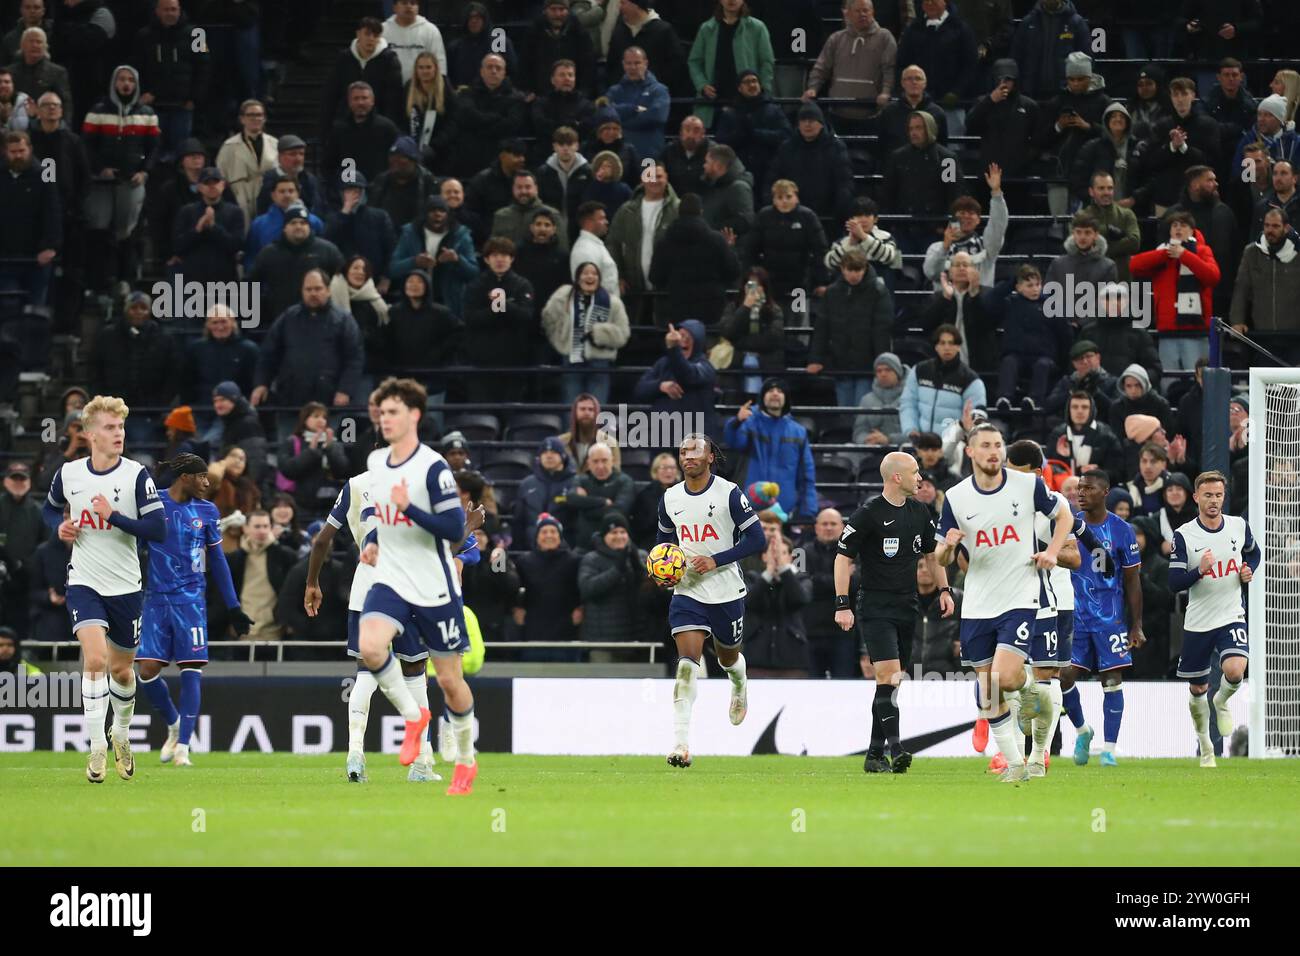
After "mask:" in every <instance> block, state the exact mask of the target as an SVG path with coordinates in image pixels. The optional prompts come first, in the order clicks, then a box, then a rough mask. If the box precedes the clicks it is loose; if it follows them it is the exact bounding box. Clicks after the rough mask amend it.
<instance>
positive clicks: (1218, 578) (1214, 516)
mask: <svg viewBox="0 0 1300 956" xmlns="http://www.w3.org/2000/svg"><path fill="white" fill-rule="evenodd" d="M65 467H66V466H65ZM1227 486H1228V484H1227V479H1226V478H1225V477H1224V476H1223V473H1222V472H1219V471H1203V472H1201V473H1200V474H1199V475H1197V476H1196V481H1195V483H1194V491H1193V494H1192V498H1193V499H1194V500H1195V501H1196V507H1197V510H1198V511H1199V514H1198V515H1197V518H1196V520H1195V521H1189V522H1188V523H1187V524H1185V525H1183V526H1182V527H1181V528H1179V529H1178V530H1177V531H1175V532H1174V550H1173V553H1172V554H1171V555H1170V556H1169V590H1171V591H1187V592H1189V600H1188V602H1187V616H1186V617H1185V618H1184V619H1183V652H1182V653H1181V654H1180V655H1179V657H1178V676H1179V677H1185V678H1186V679H1187V680H1188V681H1189V682H1190V683H1189V689H1190V690H1191V692H1192V696H1191V700H1190V701H1189V702H1188V706H1189V707H1190V709H1191V712H1192V724H1193V725H1194V726H1195V727H1196V736H1197V739H1198V741H1199V742H1200V748H1201V766H1202V767H1213V766H1214V765H1215V763H1214V745H1213V743H1212V742H1211V741H1210V705H1209V701H1207V700H1206V699H1205V692H1206V691H1208V690H1209V689H1210V681H1209V677H1210V654H1211V653H1214V652H1216V651H1217V652H1218V655H1219V666H1220V667H1221V668H1222V669H1223V682H1222V683H1221V684H1220V685H1219V690H1218V692H1217V693H1215V695H1214V715H1215V718H1216V719H1217V720H1218V723H1219V733H1220V735H1222V736H1223V737H1224V738H1225V739H1226V738H1228V737H1231V736H1232V712H1231V711H1229V710H1228V700H1229V699H1230V698H1231V697H1232V695H1233V694H1235V693H1236V692H1237V691H1238V689H1240V687H1241V679H1242V677H1244V676H1245V674H1246V663H1247V662H1248V661H1249V660H1250V638H1249V635H1248V633H1247V631H1246V611H1245V608H1244V607H1243V605H1242V599H1241V586H1242V585H1243V584H1249V583H1250V579H1251V578H1252V577H1254V576H1255V569H1256V568H1257V567H1259V562H1260V559H1261V558H1262V557H1263V555H1262V554H1261V552H1260V549H1259V545H1258V544H1256V543H1255V538H1254V536H1253V535H1252V534H1251V533H1250V525H1248V524H1247V523H1246V519H1245V518H1238V517H1236V516H1235V515H1225V514H1224V513H1223V501H1224V497H1225V493H1226V489H1227Z"/></svg>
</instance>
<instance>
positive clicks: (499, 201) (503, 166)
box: [444, 138, 528, 225]
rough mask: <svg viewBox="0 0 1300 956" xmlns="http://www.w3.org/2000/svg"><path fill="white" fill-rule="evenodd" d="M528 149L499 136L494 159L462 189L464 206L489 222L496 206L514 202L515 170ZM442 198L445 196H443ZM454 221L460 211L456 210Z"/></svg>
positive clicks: (519, 143)
mask: <svg viewBox="0 0 1300 956" xmlns="http://www.w3.org/2000/svg"><path fill="white" fill-rule="evenodd" d="M527 158H528V151H527V150H526V149H525V148H524V144H523V141H522V140H519V139H514V138H510V139H503V140H502V141H501V143H500V144H499V145H498V147H497V158H496V160H495V161H494V162H492V163H491V164H490V165H488V166H486V167H485V168H484V169H481V170H479V172H477V173H476V174H475V175H474V178H473V179H471V180H470V181H469V184H468V186H467V187H466V189H465V205H466V206H468V207H469V209H470V211H471V212H472V213H473V214H474V215H475V216H477V217H478V218H479V219H480V220H481V221H483V222H485V223H487V224H488V225H491V223H492V217H493V216H495V215H496V211H497V210H498V209H504V208H505V207H506V206H509V205H510V203H511V202H513V201H514V198H515V196H514V187H515V173H517V172H519V171H520V170H521V169H524V168H526V165H525V160H526V159H527ZM444 198H445V197H444ZM457 216H458V221H460V222H464V220H463V219H460V218H459V216H460V214H459V213H457Z"/></svg>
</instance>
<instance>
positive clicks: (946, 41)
mask: <svg viewBox="0 0 1300 956" xmlns="http://www.w3.org/2000/svg"><path fill="white" fill-rule="evenodd" d="M918 6H919V7H921V8H922V9H923V11H924V15H923V16H918V17H913V18H912V22H911V23H909V24H908V25H907V27H906V28H905V29H904V30H903V35H902V36H901V37H899V39H898V55H897V57H896V59H895V62H896V63H897V64H898V66H899V69H900V70H901V69H902V68H903V67H907V66H911V65H912V64H916V65H917V66H919V67H920V68H921V69H923V70H925V75H926V81H927V82H928V83H929V86H930V90H931V91H932V92H933V93H934V95H935V97H937V98H938V99H940V100H942V99H943V98H944V97H946V96H949V95H951V96H953V97H954V98H960V97H964V96H965V95H966V92H967V89H968V88H969V86H970V84H971V81H972V80H973V79H974V78H975V77H976V76H977V75H978V69H977V67H978V63H979V52H978V50H977V48H976V43H975V33H974V31H972V30H971V28H970V24H969V23H967V22H966V21H965V20H963V19H962V18H961V17H960V16H959V15H958V13H957V8H956V7H955V6H954V5H953V4H951V3H949V2H948V0H921V3H919V4H918ZM936 21H938V25H937V26H933V25H932V24H934V23H935V22H936Z"/></svg>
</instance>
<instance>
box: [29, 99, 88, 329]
mask: <svg viewBox="0 0 1300 956" xmlns="http://www.w3.org/2000/svg"><path fill="white" fill-rule="evenodd" d="M63 119H64V116H63V100H62V99H60V97H59V94H58V93H56V92H54V91H53V90H47V91H46V92H44V93H42V94H41V95H40V98H39V99H38V100H37V101H36V118H35V119H34V120H33V122H32V124H31V126H30V127H28V135H30V136H31V141H32V152H33V154H34V161H35V162H37V163H39V162H42V161H44V160H47V159H52V160H54V171H55V178H56V182H57V183H58V187H59V206H60V211H61V212H62V214H63V245H62V247H61V248H60V249H59V258H60V259H61V260H62V261H61V262H60V264H59V265H60V269H61V271H62V281H61V282H60V283H59V284H58V286H57V287H56V291H55V300H54V302H53V303H52V305H53V307H54V328H55V330H56V331H71V329H72V327H73V324H74V322H75V321H76V320H77V319H76V317H77V314H78V312H79V310H80V309H81V299H82V293H83V291H84V289H85V280H86V239H85V229H86V216H85V203H86V187H87V184H88V183H89V181H90V161H89V160H88V159H87V158H86V146H85V144H84V143H83V142H82V141H81V137H80V136H78V135H77V134H76V133H74V132H73V131H72V130H70V129H69V128H68V127H67V125H66V124H65V123H64V122H63Z"/></svg>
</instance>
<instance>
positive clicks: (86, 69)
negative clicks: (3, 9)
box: [4, 0, 206, 130]
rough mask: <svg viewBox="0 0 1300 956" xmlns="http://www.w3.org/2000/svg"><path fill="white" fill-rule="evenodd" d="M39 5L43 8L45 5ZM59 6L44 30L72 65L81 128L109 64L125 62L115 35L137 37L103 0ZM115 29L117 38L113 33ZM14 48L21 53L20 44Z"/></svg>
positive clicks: (72, 116)
mask: <svg viewBox="0 0 1300 956" xmlns="http://www.w3.org/2000/svg"><path fill="white" fill-rule="evenodd" d="M22 6H23V13H24V15H25V14H26V13H27V7H28V6H29V5H28V4H26V3H24V4H23V5H22ZM36 6H37V7H38V8H39V7H40V6H42V5H41V4H37V5H36ZM43 6H44V7H45V9H46V10H51V12H53V11H52V9H51V8H53V7H55V6H56V4H54V3H53V2H46V3H45V4H44V5H43ZM57 6H58V8H59V9H58V19H57V20H55V21H54V23H53V24H52V25H51V24H49V23H48V22H47V23H46V25H45V26H44V30H45V32H46V35H47V36H48V37H49V38H50V47H51V48H52V49H53V50H55V51H56V52H57V53H58V55H59V62H60V63H62V64H63V65H64V66H66V67H67V68H68V83H69V84H70V86H71V89H72V103H71V104H68V122H69V123H70V124H71V126H72V129H74V130H78V129H81V122H82V120H83V119H85V117H86V110H87V109H88V108H89V107H90V104H91V103H93V102H95V100H97V99H98V98H99V97H100V94H101V93H102V92H103V90H104V77H105V76H107V75H108V69H109V67H110V66H111V65H112V64H113V63H118V62H121V61H120V60H112V61H110V60H109V56H110V54H111V53H112V49H111V48H112V46H113V43H114V41H115V39H116V40H119V41H120V40H125V41H126V43H130V42H132V41H133V40H134V39H135V38H134V37H133V36H131V35H130V34H129V33H128V34H127V35H126V36H125V37H123V36H122V34H123V33H124V32H125V31H126V30H127V29H129V25H128V24H126V23H124V22H122V21H121V20H116V21H115V20H114V17H113V11H112V10H110V9H109V8H108V7H109V5H108V4H107V3H104V2H103V0H81V2H80V3H77V4H75V5H74V4H69V3H62V4H57ZM146 9H147V7H146ZM155 22H156V21H155ZM33 26H39V24H33ZM115 30H116V32H117V37H116V38H114V36H113V33H114V31H115ZM14 52H15V54H16V53H17V49H16V47H15V51H14ZM14 59H15V57H13V56H6V57H5V58H4V62H5V63H10V62H12V61H13V60H14ZM201 59H206V58H201ZM74 104H75V105H76V107H77V108H76V110H75V111H74V110H73V109H72V106H73V105H74Z"/></svg>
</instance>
